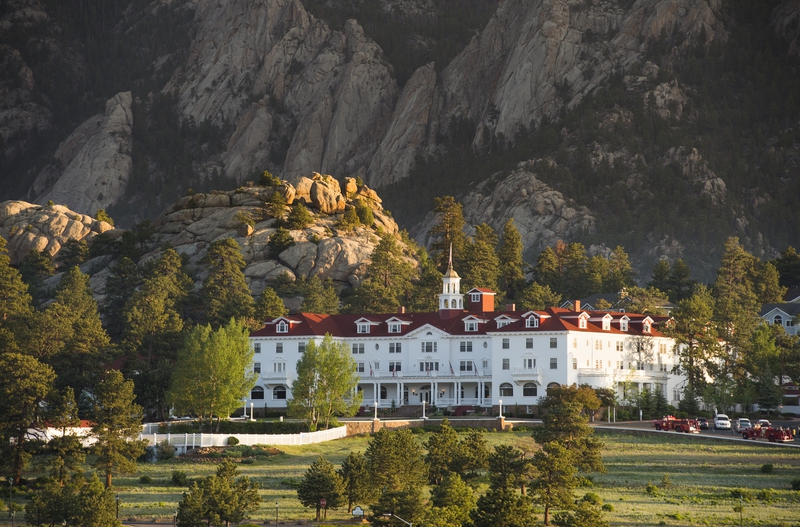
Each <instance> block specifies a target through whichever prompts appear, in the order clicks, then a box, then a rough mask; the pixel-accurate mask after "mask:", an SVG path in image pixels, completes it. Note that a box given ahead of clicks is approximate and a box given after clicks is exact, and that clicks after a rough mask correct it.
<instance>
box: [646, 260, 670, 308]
mask: <svg viewBox="0 0 800 527" xmlns="http://www.w3.org/2000/svg"><path fill="white" fill-rule="evenodd" d="M671 271H672V268H671V266H670V265H669V260H666V259H664V260H659V261H657V262H656V265H654V266H653V274H652V276H651V277H650V281H649V282H647V287H654V288H656V289H658V290H659V291H666V292H669V291H670V272H671ZM669 299H670V300H671V301H673V302H676V300H674V299H673V298H672V296H671V295H670V298H669Z"/></svg>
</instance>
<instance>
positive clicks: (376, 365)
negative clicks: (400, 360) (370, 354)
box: [375, 360, 381, 370]
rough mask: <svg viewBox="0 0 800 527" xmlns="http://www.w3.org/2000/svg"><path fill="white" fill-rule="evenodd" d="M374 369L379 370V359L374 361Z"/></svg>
mask: <svg viewBox="0 0 800 527" xmlns="http://www.w3.org/2000/svg"><path fill="white" fill-rule="evenodd" d="M375 369H376V370H380V369H381V361H379V360H376V361H375Z"/></svg>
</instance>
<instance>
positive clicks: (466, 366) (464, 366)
mask: <svg viewBox="0 0 800 527" xmlns="http://www.w3.org/2000/svg"><path fill="white" fill-rule="evenodd" d="M459 370H460V371H472V361H471V360H462V361H461V364H460V365H459Z"/></svg>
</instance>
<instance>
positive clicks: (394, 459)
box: [364, 428, 428, 516]
mask: <svg viewBox="0 0 800 527" xmlns="http://www.w3.org/2000/svg"><path fill="white" fill-rule="evenodd" d="M364 457H365V458H366V460H367V467H368V469H369V472H370V474H371V475H372V483H373V486H374V487H375V488H377V489H384V488H386V489H387V490H402V489H405V488H409V487H413V488H422V487H424V486H425V485H427V482H428V467H427V465H426V464H425V458H424V456H423V453H422V448H421V447H420V445H419V444H418V443H417V441H416V439H415V438H414V435H413V434H412V433H411V430H409V429H407V428H404V429H400V430H388V429H386V428H382V429H380V430H379V431H378V432H377V433H376V434H375V435H373V436H372V439H371V440H370V442H369V445H368V446H367V450H366V452H364ZM391 512H395V511H391ZM397 514H398V515H400V514H399V513H397ZM401 516H402V515H401Z"/></svg>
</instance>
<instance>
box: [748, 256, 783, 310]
mask: <svg viewBox="0 0 800 527" xmlns="http://www.w3.org/2000/svg"><path fill="white" fill-rule="evenodd" d="M753 288H754V290H755V293H756V296H757V297H758V303H759V304H779V303H781V302H783V297H784V295H785V294H786V291H787V288H786V287H783V286H782V285H780V275H779V274H778V269H776V268H775V265H773V264H772V263H771V262H766V263H764V264H760V265H759V266H758V267H757V270H756V275H755V277H754V279H753Z"/></svg>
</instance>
